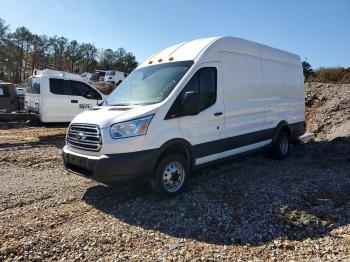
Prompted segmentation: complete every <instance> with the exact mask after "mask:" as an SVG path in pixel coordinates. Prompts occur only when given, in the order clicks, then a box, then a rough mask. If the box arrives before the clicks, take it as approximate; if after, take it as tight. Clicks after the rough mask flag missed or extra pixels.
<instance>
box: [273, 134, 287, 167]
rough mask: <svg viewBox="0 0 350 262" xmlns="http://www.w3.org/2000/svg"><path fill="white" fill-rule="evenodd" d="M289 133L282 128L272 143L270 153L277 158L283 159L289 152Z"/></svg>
mask: <svg viewBox="0 0 350 262" xmlns="http://www.w3.org/2000/svg"><path fill="white" fill-rule="evenodd" d="M289 145H290V135H289V132H288V131H286V130H282V131H281V132H280V133H279V135H278V137H277V139H276V141H275V142H274V143H273V145H272V155H273V157H274V158H277V159H280V160H282V159H284V158H285V157H286V156H287V155H288V152H289Z"/></svg>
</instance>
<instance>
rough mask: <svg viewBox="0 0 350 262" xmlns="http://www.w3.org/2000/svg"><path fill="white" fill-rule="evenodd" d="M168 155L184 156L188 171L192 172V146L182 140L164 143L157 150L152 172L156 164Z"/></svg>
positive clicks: (177, 139) (175, 139)
mask: <svg viewBox="0 0 350 262" xmlns="http://www.w3.org/2000/svg"><path fill="white" fill-rule="evenodd" d="M170 153H178V154H180V155H182V156H184V157H185V158H186V159H187V160H188V161H189V165H190V169H191V170H192V169H193V167H194V157H193V151H192V145H191V144H190V143H189V142H188V141H186V140H185V139H182V138H174V139H171V140H169V141H167V142H166V143H164V144H163V145H162V146H161V147H160V148H159V150H158V152H157V154H156V156H155V158H154V162H153V170H154V169H155V168H156V166H157V163H158V162H159V160H160V159H161V158H162V157H164V156H165V155H167V154H170Z"/></svg>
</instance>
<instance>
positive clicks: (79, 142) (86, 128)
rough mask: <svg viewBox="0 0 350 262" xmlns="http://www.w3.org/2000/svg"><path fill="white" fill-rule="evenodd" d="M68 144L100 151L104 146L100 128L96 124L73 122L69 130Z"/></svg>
mask: <svg viewBox="0 0 350 262" xmlns="http://www.w3.org/2000/svg"><path fill="white" fill-rule="evenodd" d="M67 144H68V145H69V146H71V147H75V148H79V149H83V150H88V151H99V150H100V149H101V147H102V137H101V131H100V128H99V127H98V126H96V125H87V124H72V125H71V126H70V127H69V130H68V134H67Z"/></svg>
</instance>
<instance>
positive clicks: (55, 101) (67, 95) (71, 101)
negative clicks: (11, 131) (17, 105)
mask: <svg viewBox="0 0 350 262" xmlns="http://www.w3.org/2000/svg"><path fill="white" fill-rule="evenodd" d="M103 99H104V95H103V94H102V93H101V92H100V91H98V90H97V89H96V88H94V87H92V86H91V85H89V84H88V83H86V82H84V81H83V80H82V79H81V77H80V76H79V75H75V74H70V73H66V72H61V71H55V70H50V69H45V70H34V73H33V76H31V77H29V78H28V81H27V93H26V95H25V109H26V110H27V111H29V112H34V113H36V114H38V116H39V119H40V121H41V122H43V123H53V122H70V121H71V120H72V119H73V118H74V117H75V116H76V115H78V114H80V113H82V112H83V111H85V110H86V109H89V108H92V107H93V106H96V105H98V104H99V103H101V102H102V100H103Z"/></svg>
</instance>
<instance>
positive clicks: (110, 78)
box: [104, 70, 127, 84]
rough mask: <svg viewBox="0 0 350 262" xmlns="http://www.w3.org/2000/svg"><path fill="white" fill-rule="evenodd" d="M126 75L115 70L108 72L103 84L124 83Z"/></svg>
mask: <svg viewBox="0 0 350 262" xmlns="http://www.w3.org/2000/svg"><path fill="white" fill-rule="evenodd" d="M126 76H127V74H126V73H124V72H120V71H116V70H109V71H107V72H106V75H105V79H104V81H105V82H110V83H113V84H118V83H121V82H122V81H124V79H125V78H126Z"/></svg>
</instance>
